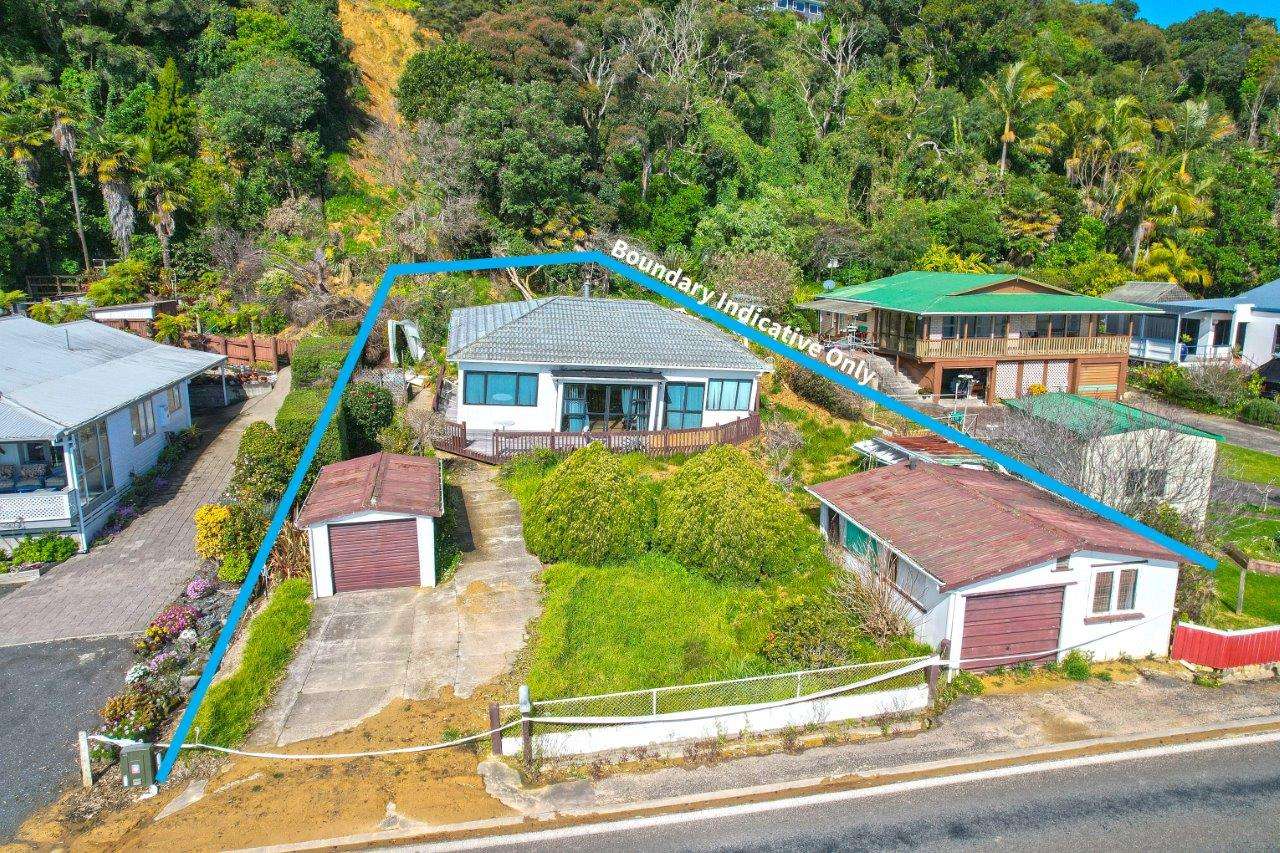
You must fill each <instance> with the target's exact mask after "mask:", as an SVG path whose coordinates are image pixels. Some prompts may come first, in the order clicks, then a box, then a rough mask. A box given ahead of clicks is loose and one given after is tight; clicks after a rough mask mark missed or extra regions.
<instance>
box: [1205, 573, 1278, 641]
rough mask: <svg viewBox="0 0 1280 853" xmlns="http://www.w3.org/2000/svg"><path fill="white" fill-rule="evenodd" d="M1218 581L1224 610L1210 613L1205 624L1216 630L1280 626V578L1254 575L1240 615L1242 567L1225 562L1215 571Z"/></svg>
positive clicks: (1249, 577)
mask: <svg viewBox="0 0 1280 853" xmlns="http://www.w3.org/2000/svg"><path fill="white" fill-rule="evenodd" d="M1214 575H1215V579H1216V580H1217V582H1218V598H1219V604H1220V605H1221V608H1220V609H1218V610H1216V611H1215V612H1213V613H1212V614H1208V616H1209V618H1207V619H1206V620H1205V621H1206V622H1208V624H1209V625H1210V626H1212V627H1214V628H1222V629H1225V630H1233V629H1237V628H1260V627H1262V626H1263V625H1280V576H1277V575H1264V574H1261V573H1259V572H1250V573H1249V576H1248V577H1247V578H1246V579H1245V583H1244V613H1242V614H1240V615H1237V614H1236V589H1237V587H1238V585H1239V583H1240V568H1239V566H1237V565H1236V564H1235V563H1233V562H1232V561H1230V560H1223V561H1222V562H1220V563H1219V564H1218V570H1217V571H1216V572H1214Z"/></svg>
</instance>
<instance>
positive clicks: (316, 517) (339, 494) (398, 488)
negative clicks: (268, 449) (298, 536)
mask: <svg viewBox="0 0 1280 853" xmlns="http://www.w3.org/2000/svg"><path fill="white" fill-rule="evenodd" d="M365 510H378V511H380V512H403V513H406V514H409V515H430V516H440V515H443V514H444V508H443V507H442V506H441V505H440V462H439V461H438V460H436V459H433V458H430V457H424V456H401V455H399V454H396V453H374V454H372V455H371V456H361V457H360V458H359V459H349V460H347V461H346V462H335V463H333V464H332V465H326V466H324V467H323V468H321V469H320V476H318V477H317V478H316V482H315V485H313V486H312V487H311V492H310V494H308V495H307V500H306V502H305V503H304V504H303V505H302V511H301V512H300V513H298V526H299V527H311V526H312V525H315V524H320V523H321V522H325V521H333V520H334V519H335V518H342V517H344V516H348V515H351V514H352V513H357V512H363V511H365Z"/></svg>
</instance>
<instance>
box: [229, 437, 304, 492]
mask: <svg viewBox="0 0 1280 853" xmlns="http://www.w3.org/2000/svg"><path fill="white" fill-rule="evenodd" d="M295 461H296V457H293V458H292V459H291V458H290V453H289V452H288V450H287V449H286V447H285V445H284V443H283V441H282V440H281V438H280V434H279V433H277V432H276V430H275V429H274V428H273V427H272V426H271V424H269V423H267V422H266V421H255V422H254V423H251V424H249V426H248V428H246V429H245V431H244V433H243V434H242V435H241V436H240V447H239V449H238V450H237V451H236V461H235V467H234V470H233V471H232V474H231V491H232V493H233V494H235V495H237V496H239V497H242V498H247V499H250V500H258V501H278V500H280V497H281V496H282V495H283V494H284V490H285V487H286V486H287V485H288V484H289V476H290V475H291V474H293V467H294V462H295Z"/></svg>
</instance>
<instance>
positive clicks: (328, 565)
mask: <svg viewBox="0 0 1280 853" xmlns="http://www.w3.org/2000/svg"><path fill="white" fill-rule="evenodd" d="M402 518H412V519H416V520H417V523H418V525H417V526H418V583H419V585H420V586H435V585H436V527H435V519H434V518H432V517H431V516H429V515H407V514H405V513H400V512H378V511H376V510H366V511H364V512H357V513H354V514H353V515H348V516H345V517H343V518H335V519H333V520H332V521H327V522H324V523H322V524H316V525H313V526H311V527H308V528H306V531H307V548H308V550H309V551H310V552H311V592H312V594H313V595H315V597H316V598H327V597H329V596H331V595H333V563H332V561H331V560H330V554H329V527H330V525H338V524H358V523H360V522H369V521H395V520H397V519H402Z"/></svg>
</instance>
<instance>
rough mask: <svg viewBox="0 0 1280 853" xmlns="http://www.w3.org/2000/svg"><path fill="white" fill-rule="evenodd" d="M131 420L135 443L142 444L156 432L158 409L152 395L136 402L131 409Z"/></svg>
mask: <svg viewBox="0 0 1280 853" xmlns="http://www.w3.org/2000/svg"><path fill="white" fill-rule="evenodd" d="M129 422H130V424H132V426H133V443H134V444H142V442H144V441H146V440H147V439H148V438H151V436H153V435H155V434H156V410H155V407H154V406H152V405H151V398H150V397H148V398H147V399H145V400H143V401H142V402H141V403H135V404H134V406H133V408H131V409H130V410H129Z"/></svg>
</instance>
